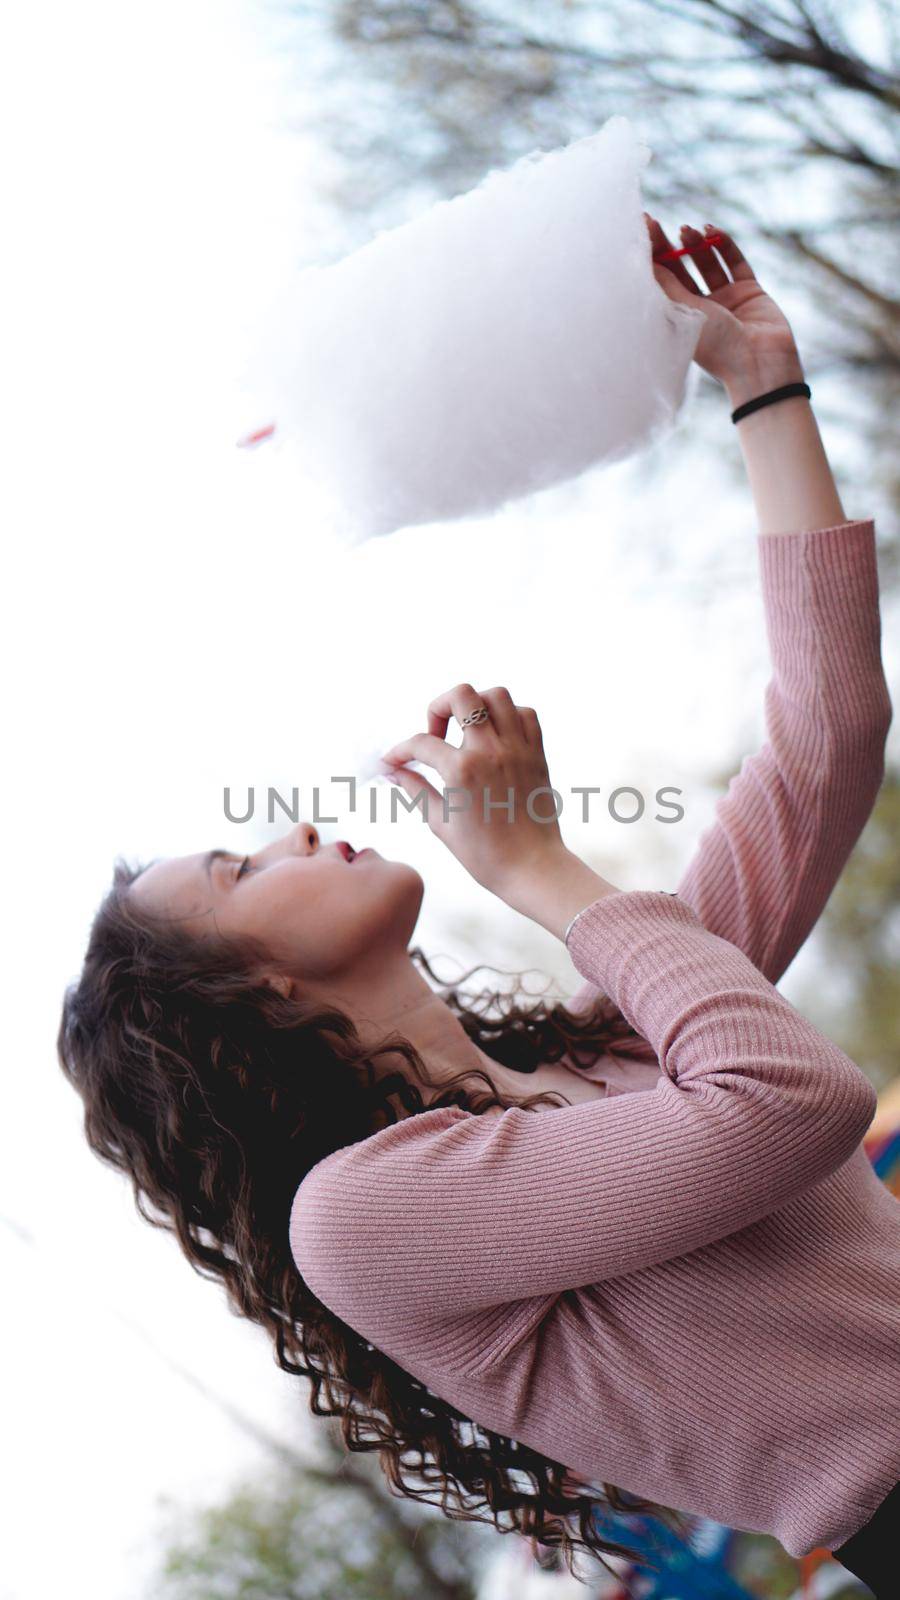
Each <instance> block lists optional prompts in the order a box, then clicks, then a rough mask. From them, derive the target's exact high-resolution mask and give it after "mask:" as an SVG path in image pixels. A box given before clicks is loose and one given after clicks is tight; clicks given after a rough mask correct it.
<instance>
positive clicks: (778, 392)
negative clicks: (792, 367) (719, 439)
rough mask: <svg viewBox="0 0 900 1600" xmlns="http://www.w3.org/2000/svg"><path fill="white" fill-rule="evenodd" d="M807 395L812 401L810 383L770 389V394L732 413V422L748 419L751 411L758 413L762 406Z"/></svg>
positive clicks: (762, 395)
mask: <svg viewBox="0 0 900 1600" xmlns="http://www.w3.org/2000/svg"><path fill="white" fill-rule="evenodd" d="M795 394H798V395H799V394H802V395H805V396H806V398H807V400H811V399H812V390H811V388H810V387H809V384H808V383H785V384H783V385H782V387H781V388H780V389H770V390H769V392H768V394H760V395H757V397H756V399H755V400H746V401H745V402H744V404H743V405H742V406H738V408H737V410H736V411H732V413H731V420H732V422H740V420H741V417H748V416H749V415H750V412H751V411H758V410H759V408H760V406H770V405H772V403H773V402H774V401H775V400H789V399H790V398H791V396H792V395H795Z"/></svg>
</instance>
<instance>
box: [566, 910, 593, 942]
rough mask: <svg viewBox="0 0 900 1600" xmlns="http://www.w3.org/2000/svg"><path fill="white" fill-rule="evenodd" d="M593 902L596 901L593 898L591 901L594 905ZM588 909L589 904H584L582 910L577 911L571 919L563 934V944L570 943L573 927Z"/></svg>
mask: <svg viewBox="0 0 900 1600" xmlns="http://www.w3.org/2000/svg"><path fill="white" fill-rule="evenodd" d="M593 904H594V902H593V900H592V901H591V905H593ZM587 909H588V908H587V906H582V908H581V910H580V911H576V913H575V915H574V917H571V918H570V919H569V922H568V923H567V925H566V931H565V933H564V934H563V944H568V942H569V934H570V933H571V931H572V929H573V927H574V926H575V923H576V922H577V921H578V918H579V917H583V916H584V913H585V912H586V911H587Z"/></svg>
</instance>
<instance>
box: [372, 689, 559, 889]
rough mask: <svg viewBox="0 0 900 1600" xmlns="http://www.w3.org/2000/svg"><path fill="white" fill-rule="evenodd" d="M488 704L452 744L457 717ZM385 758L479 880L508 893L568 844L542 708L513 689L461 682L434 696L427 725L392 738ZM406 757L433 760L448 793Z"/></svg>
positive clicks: (441, 836)
mask: <svg viewBox="0 0 900 1600" xmlns="http://www.w3.org/2000/svg"><path fill="white" fill-rule="evenodd" d="M482 705H483V706H486V707H487V710H488V713H489V716H488V720H487V721H485V722H480V723H476V724H475V725H473V726H471V727H468V728H464V729H463V742H462V744H461V745H459V746H455V745H451V744H448V743H447V742H446V737H445V736H446V732H447V724H448V722H449V720H450V718H451V717H455V718H456V720H457V722H461V721H462V718H463V717H465V716H467V715H468V714H469V713H470V712H472V711H476V710H477V709H478V708H479V706H482ZM381 759H382V761H383V762H384V763H385V764H387V765H390V766H392V767H393V768H394V773H395V775H396V777H397V780H398V782H399V783H400V785H401V787H402V788H403V789H404V790H405V791H406V793H407V794H408V795H411V796H418V795H422V800H421V802H420V807H419V808H420V809H421V810H423V812H424V815H425V820H426V822H427V823H428V826H429V828H430V829H431V831H432V833H434V834H436V835H437V837H438V838H439V839H440V840H441V841H442V842H443V843H444V844H445V845H446V846H447V848H448V850H451V851H452V852H453V854H454V855H455V856H456V858H457V860H458V861H460V862H461V863H462V865H463V866H464V867H465V869H466V871H467V872H468V873H469V874H470V876H471V877H473V878H474V879H475V881H476V883H480V884H482V886H483V887H484V888H485V889H490V890H491V892H492V893H494V894H498V895H500V896H501V898H504V890H505V889H508V886H509V885H510V884H511V883H512V882H513V880H514V879H517V878H519V877H522V876H524V875H527V874H528V873H531V872H535V871H537V870H538V869H539V867H540V866H542V865H543V863H545V862H547V861H549V860H550V859H551V858H552V857H554V856H557V857H558V856H560V855H561V854H562V852H563V851H564V849H565V846H564V844H563V842H562V837H561V835H560V831H559V822H558V821H557V818H556V806H555V803H554V798H553V795H552V793H551V792H550V775H549V773H548V771H547V762H546V759H545V757H544V744H543V736H542V734H541V725H540V723H539V722H538V718H537V712H536V711H534V710H533V709H532V707H531V706H517V705H514V704H513V700H512V696H511V695H510V692H509V690H508V689H502V688H501V689H485V690H482V691H478V690H476V689H473V687H472V685H471V684H470V683H458V684H457V685H456V688H455V689H448V690H447V691H446V693H444V694H439V695H437V696H436V698H435V699H434V700H432V702H431V704H430V705H429V707H428V732H427V733H414V734H413V735H412V738H410V739H403V740H401V741H400V743H399V744H395V745H392V746H391V748H390V750H387V751H385V753H384V755H383V756H382V758H381ZM406 761H421V762H423V763H424V764H425V765H426V766H429V767H433V768H434V770H435V771H436V772H438V773H439V774H440V776H441V777H442V778H443V780H444V788H445V790H447V791H448V792H447V794H446V796H443V795H441V794H440V793H439V792H438V791H437V790H436V789H434V788H433V787H432V785H431V784H430V783H429V782H428V780H427V779H426V778H424V777H423V776H422V775H421V773H418V772H410V771H408V770H407V769H406V768H405V767H404V766H402V765H398V763H403V762H406ZM451 790H456V791H461V792H456V793H450V792H449V791H451ZM510 791H511V792H510ZM445 806H446V811H447V813H448V814H447V815H446V816H445ZM457 808H459V809H457ZM485 813H486V814H485Z"/></svg>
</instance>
